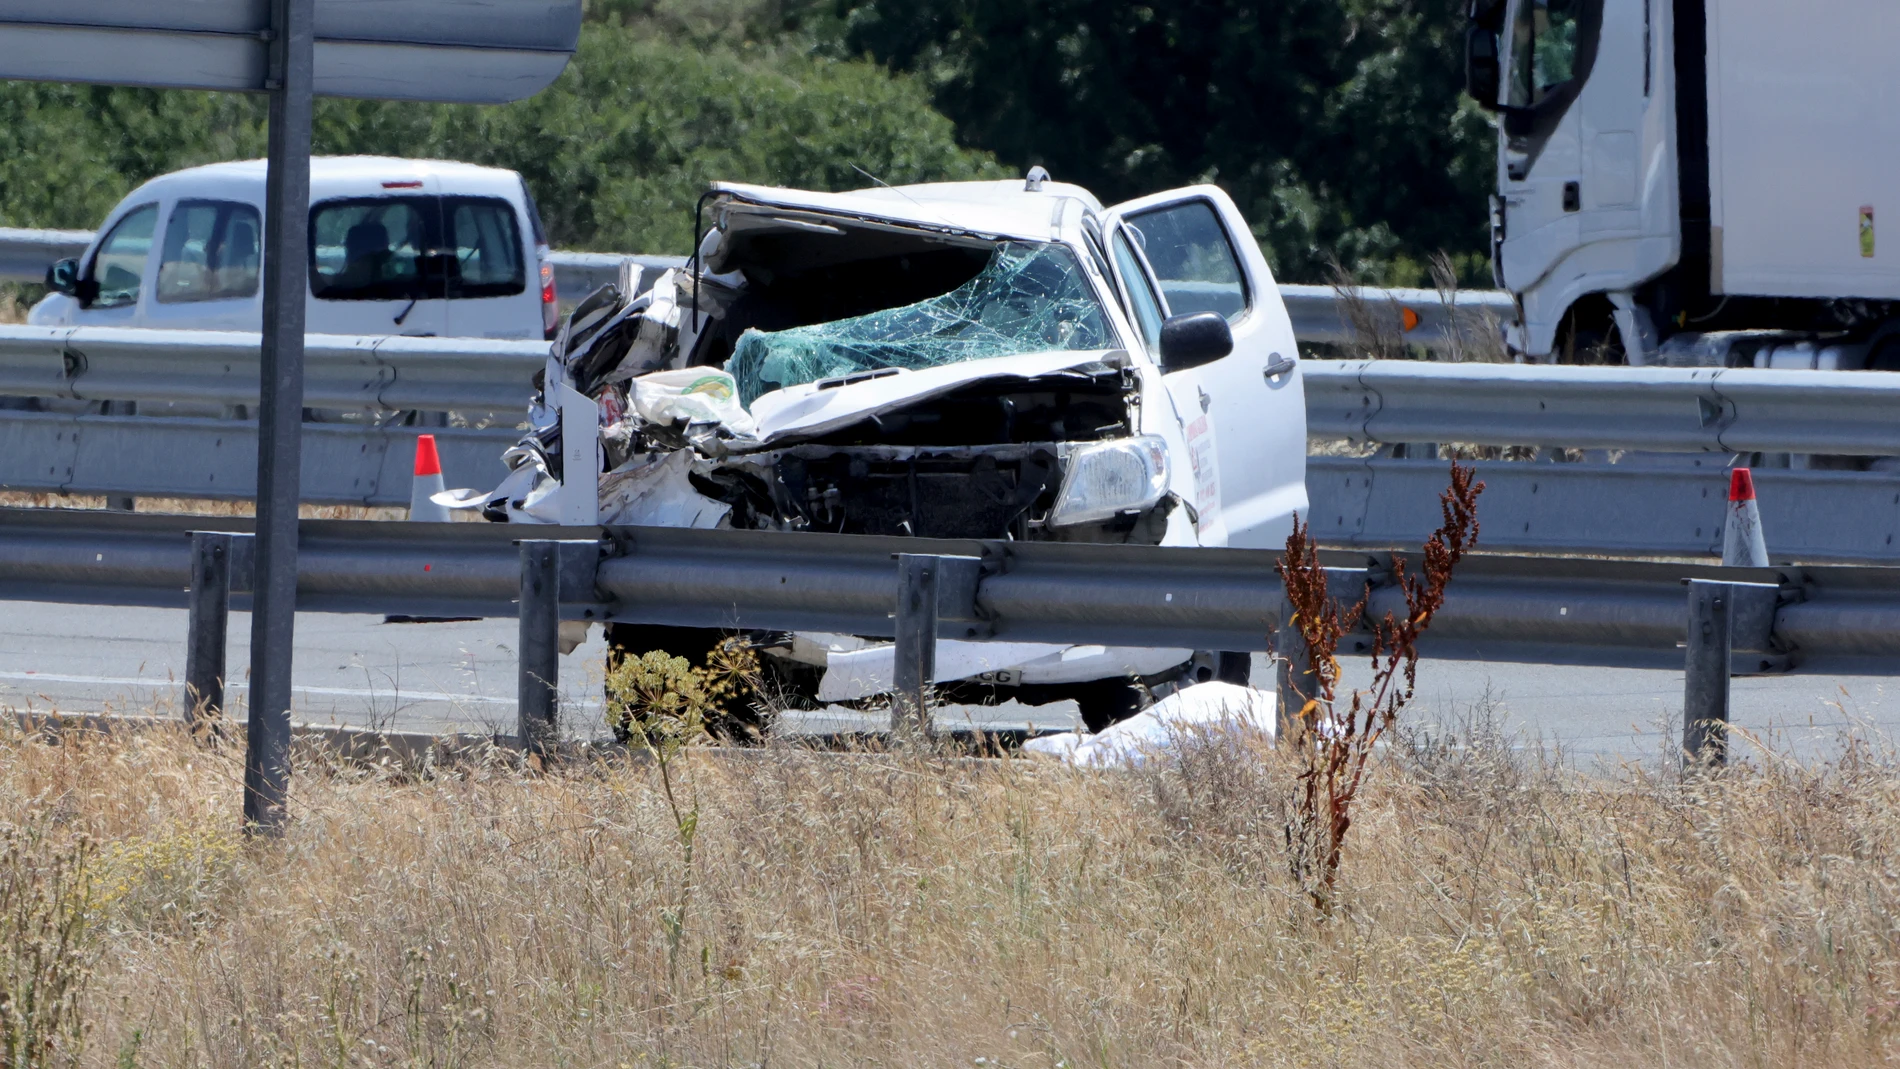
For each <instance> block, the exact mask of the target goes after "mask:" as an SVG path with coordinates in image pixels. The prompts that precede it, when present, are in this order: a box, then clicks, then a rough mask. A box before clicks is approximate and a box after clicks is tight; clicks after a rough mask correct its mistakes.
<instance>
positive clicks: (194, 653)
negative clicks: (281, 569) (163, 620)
mask: <svg viewBox="0 0 1900 1069" xmlns="http://www.w3.org/2000/svg"><path fill="white" fill-rule="evenodd" d="M251 538H252V536H250V535H248V534H234V533H230V532H226V531H193V532H191V611H190V617H189V622H188V623H187V625H186V627H187V635H186V639H185V722H186V723H187V724H190V725H192V726H194V727H195V726H196V725H198V724H199V723H201V722H203V721H206V720H210V721H216V720H218V719H220V718H221V717H223V715H224V708H225V707H224V680H225V658H224V651H225V643H226V638H227V636H228V634H229V631H228V624H229V622H230V619H231V590H232V588H233V587H248V586H249V585H250V574H249V573H250V556H251V554H250V552H249V550H250V548H251Z"/></svg>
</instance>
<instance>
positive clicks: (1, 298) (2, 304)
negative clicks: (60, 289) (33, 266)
mask: <svg viewBox="0 0 1900 1069" xmlns="http://www.w3.org/2000/svg"><path fill="white" fill-rule="evenodd" d="M34 291H35V292H37V291H38V287H37V286H36V287H34ZM38 299H39V298H38V297H37V296H34V295H31V294H29V293H28V291H27V290H26V288H25V287H23V286H21V285H19V284H18V283H15V282H0V323H24V322H26V313H27V311H28V310H29V309H31V308H32V307H33V302H34V301H36V300H38Z"/></svg>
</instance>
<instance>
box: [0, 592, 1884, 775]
mask: <svg viewBox="0 0 1900 1069" xmlns="http://www.w3.org/2000/svg"><path fill="white" fill-rule="evenodd" d="M230 633H231V646H230V652H229V663H230V665H231V666H232V669H233V676H234V678H235V680H236V682H235V683H234V685H233V688H232V700H233V702H234V704H237V703H241V701H242V699H243V696H244V692H243V685H242V677H243V675H244V674H245V673H244V670H245V666H247V665H248V663H249V653H248V647H249V636H250V617H249V615H248V614H246V613H233V614H232V619H231V628H230ZM515 637H516V635H515V623H514V621H512V620H479V621H470V622H460V623H426V624H418V623H395V624H392V623H384V622H383V620H382V618H381V617H375V616H358V615H342V614H333V613H306V614H303V615H300V616H299V617H298V618H297V663H296V671H295V674H294V685H295V688H296V689H295V701H296V715H297V717H298V719H300V720H304V721H310V722H318V723H340V724H354V725H363V726H379V727H387V728H398V729H402V730H409V731H431V732H433V731H445V730H452V729H453V730H472V731H504V732H506V731H511V730H512V727H513V724H514V719H515V710H514V695H515V686H516V682H515ZM184 638H185V613H184V611H183V610H178V609H128V608H117V607H99V606H77V605H58V604H47V603H35V602H11V603H7V604H6V606H5V610H4V613H0V707H4V708H12V709H33V710H39V711H42V712H44V711H52V710H61V711H66V712H97V711H111V712H149V711H157V712H163V713H176V712H177V710H178V705H179V691H180V689H181V685H180V684H179V683H178V682H177V681H178V680H179V679H181V678H182V677H183V675H184ZM604 649H605V647H604V644H603V643H602V642H601V639H600V632H599V630H598V629H596V630H595V631H594V632H593V633H592V634H591V635H590V636H589V640H588V642H586V643H585V644H583V645H582V646H581V647H579V648H578V649H576V650H575V651H574V652H573V653H571V654H569V655H568V656H566V657H564V658H562V662H561V689H562V692H563V695H564V702H565V705H564V712H565V725H564V726H565V727H566V729H567V730H568V731H569V732H571V733H573V734H576V735H583V736H585V735H593V734H598V733H599V732H601V731H602V730H604V725H603V724H602V721H601V711H600V700H599V695H600V686H601V663H602V658H603V655H604ZM1672 660H1673V658H1672V657H1670V656H1668V655H1659V656H1658V657H1656V658H1654V659H1652V660H1651V661H1650V662H1649V663H1647V664H1631V665H1629V666H1627V667H1619V668H1604V667H1596V666H1586V665H1567V664H1551V663H1541V664H1525V663H1517V662H1514V661H1508V660H1500V659H1496V658H1493V657H1490V656H1487V654H1486V651H1483V650H1449V651H1441V652H1440V653H1439V654H1438V655H1435V656H1431V657H1428V658H1426V659H1425V661H1423V662H1422V663H1421V665H1420V669H1419V676H1418V702H1417V704H1416V705H1415V706H1414V709H1413V712H1412V714H1411V716H1410V717H1409V719H1410V720H1411V722H1412V723H1414V724H1418V725H1426V726H1429V727H1431V728H1433V729H1435V730H1444V729H1452V728H1459V727H1462V726H1464V725H1467V724H1469V723H1471V722H1472V721H1474V720H1476V721H1480V722H1483V721H1487V720H1488V721H1489V722H1491V723H1494V724H1496V725H1497V726H1498V727H1499V728H1501V729H1502V730H1504V731H1506V732H1507V733H1510V734H1512V735H1513V736H1514V737H1515V738H1516V739H1517V740H1518V742H1519V744H1520V745H1523V746H1529V747H1542V748H1544V749H1545V750H1546V751H1547V752H1551V753H1554V754H1556V753H1560V754H1561V755H1562V756H1563V757H1564V758H1565V759H1566V760H1569V761H1571V762H1573V763H1576V764H1580V765H1589V764H1591V763H1593V762H1598V761H1619V760H1651V759H1656V758H1658V757H1659V756H1660V755H1662V754H1663V753H1665V752H1666V751H1668V750H1669V749H1670V748H1671V747H1673V746H1674V744H1675V741H1676V740H1677V739H1678V738H1679V736H1680V733H1681V727H1680V718H1681V710H1682V673H1681V668H1680V662H1679V661H1678V662H1675V663H1674V664H1672V663H1671V661H1672ZM1346 668H1347V682H1348V683H1351V682H1354V681H1356V680H1362V679H1363V677H1364V674H1365V670H1364V667H1363V665H1362V664H1360V663H1359V662H1357V661H1348V662H1347V664H1346ZM1254 678H1255V680H1256V681H1257V682H1260V683H1262V684H1265V683H1266V682H1267V681H1268V680H1269V679H1270V675H1269V672H1268V667H1267V664H1266V660H1265V658H1264V657H1261V658H1256V661H1255V666H1254ZM1732 702H1733V706H1734V712H1733V716H1734V720H1735V722H1736V723H1737V724H1738V725H1740V726H1741V727H1742V728H1744V729H1746V730H1747V731H1749V732H1751V733H1753V734H1755V735H1757V736H1760V737H1762V738H1764V739H1767V740H1769V741H1770V742H1771V743H1772V744H1773V745H1775V746H1776V747H1777V748H1779V749H1782V750H1785V751H1792V752H1795V753H1799V754H1801V755H1803V756H1808V757H1825V756H1826V755H1828V754H1830V753H1832V752H1834V751H1835V750H1836V749H1837V748H1838V745H1839V741H1840V738H1841V736H1842V733H1843V732H1844V731H1847V730H1849V729H1853V730H1856V731H1858V732H1860V733H1862V734H1863V735H1876V736H1878V735H1896V736H1900V665H1896V664H1868V663H1851V662H1840V663H1831V664H1826V663H1824V664H1809V665H1805V666H1803V667H1802V668H1801V669H1799V670H1797V671H1795V672H1792V673H1788V674H1785V675H1776V676H1755V677H1738V678H1737V679H1735V681H1734V684H1733V698H1732ZM938 716H939V718H940V721H942V720H950V721H967V722H970V723H973V724H981V725H983V726H990V727H1005V726H1009V727H1021V726H1024V725H1026V724H1033V725H1035V726H1037V727H1045V728H1057V729H1064V728H1068V727H1070V726H1072V725H1073V722H1074V707H1073V705H1072V704H1070V703H1067V702H1063V703H1058V704H1056V705H1050V706H1042V707H1040V708H1028V707H1021V706H1004V707H1001V708H997V709H973V708H969V707H954V708H949V709H944V710H940V711H939V713H938ZM881 720H882V717H880V716H876V715H870V714H852V713H848V712H843V711H834V712H832V713H825V714H811V715H807V716H805V717H802V718H801V719H800V721H799V723H798V724H797V725H796V727H797V728H798V729H799V730H804V731H834V730H848V729H864V728H874V727H876V726H877V725H878V723H879V722H880V721H881Z"/></svg>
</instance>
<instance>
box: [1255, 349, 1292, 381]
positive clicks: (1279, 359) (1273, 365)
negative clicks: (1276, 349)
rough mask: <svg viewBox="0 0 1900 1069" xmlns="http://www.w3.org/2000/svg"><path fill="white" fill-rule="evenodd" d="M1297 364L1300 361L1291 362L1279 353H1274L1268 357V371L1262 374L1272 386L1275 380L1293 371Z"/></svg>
mask: <svg viewBox="0 0 1900 1069" xmlns="http://www.w3.org/2000/svg"><path fill="white" fill-rule="evenodd" d="M1297 363H1299V361H1297V360H1289V359H1287V358H1286V357H1284V356H1281V355H1280V354H1279V353H1273V354H1271V355H1269V356H1268V357H1267V367H1266V370H1265V371H1264V372H1262V373H1261V374H1262V376H1263V377H1264V378H1265V379H1266V380H1267V382H1268V384H1272V382H1273V380H1274V379H1277V378H1279V377H1280V376H1282V375H1284V374H1286V373H1287V372H1289V371H1292V370H1293V367H1294V365H1295V364H1297Z"/></svg>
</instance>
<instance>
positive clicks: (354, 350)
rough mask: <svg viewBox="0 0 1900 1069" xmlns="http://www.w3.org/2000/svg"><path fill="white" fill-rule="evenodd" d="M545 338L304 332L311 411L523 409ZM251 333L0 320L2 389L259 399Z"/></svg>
mask: <svg viewBox="0 0 1900 1069" xmlns="http://www.w3.org/2000/svg"><path fill="white" fill-rule="evenodd" d="M547 354H548V343H547V342H544V341H497V340H489V339H483V338H407V337H391V336H383V337H355V336H351V335H339V334H312V335H309V336H308V337H307V339H306V341H305V343H304V402H305V404H307V405H309V406H310V407H312V408H349V409H370V410H376V409H380V410H383V411H395V410H407V409H421V410H426V411H438V412H440V411H455V412H468V413H477V412H499V413H504V414H505V415H506V416H507V418H508V419H509V421H510V423H511V424H512V422H513V421H515V420H517V419H519V418H520V415H521V413H523V412H525V411H526V410H527V405H528V401H529V400H530V395H531V394H532V393H533V390H534V388H533V386H532V385H531V380H532V379H533V377H534V374H535V372H537V371H540V370H541V369H542V368H543V366H545V364H546V361H547ZM260 367H261V357H260V355H259V336H258V335H257V334H255V333H247V332H243V331H218V330H149V329H136V328H122V327H29V326H0V395H11V396H16V397H65V398H74V399H80V400H95V401H104V400H112V401H138V402H160V403H197V404H206V403H209V404H214V405H219V404H256V403H257V397H258V393H257V386H258V374H259V369H260Z"/></svg>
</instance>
